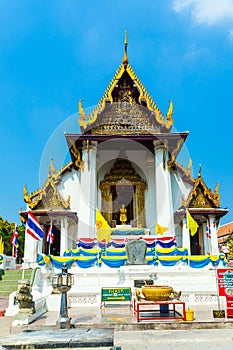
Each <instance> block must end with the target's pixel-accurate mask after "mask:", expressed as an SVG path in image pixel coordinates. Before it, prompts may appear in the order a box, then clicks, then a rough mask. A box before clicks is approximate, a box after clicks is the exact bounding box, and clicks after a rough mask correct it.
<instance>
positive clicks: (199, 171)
mask: <svg viewBox="0 0 233 350" xmlns="http://www.w3.org/2000/svg"><path fill="white" fill-rule="evenodd" d="M198 177H201V164H200V165H199V170H198Z"/></svg>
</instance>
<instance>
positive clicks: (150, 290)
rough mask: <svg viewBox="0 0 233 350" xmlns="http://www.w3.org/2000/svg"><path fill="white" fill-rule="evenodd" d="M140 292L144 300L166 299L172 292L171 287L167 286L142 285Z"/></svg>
mask: <svg viewBox="0 0 233 350" xmlns="http://www.w3.org/2000/svg"><path fill="white" fill-rule="evenodd" d="M141 292H142V294H143V296H144V297H145V299H146V300H149V301H166V300H168V299H169V297H170V296H171V294H172V293H173V288H172V287H169V286H156V285H152V286H148V285H146V286H144V287H142V289H141Z"/></svg>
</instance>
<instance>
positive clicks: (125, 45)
mask: <svg viewBox="0 0 233 350" xmlns="http://www.w3.org/2000/svg"><path fill="white" fill-rule="evenodd" d="M127 46H128V33H127V30H125V35H124V56H123V59H122V63H123V65H124V66H125V67H126V66H127V65H128V63H129V60H128V55H127Z"/></svg>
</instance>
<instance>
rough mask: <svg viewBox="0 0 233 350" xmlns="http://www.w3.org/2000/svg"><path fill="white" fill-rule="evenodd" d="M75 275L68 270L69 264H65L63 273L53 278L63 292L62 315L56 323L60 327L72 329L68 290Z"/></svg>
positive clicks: (55, 284)
mask: <svg viewBox="0 0 233 350" xmlns="http://www.w3.org/2000/svg"><path fill="white" fill-rule="evenodd" d="M73 280H74V279H73V275H72V274H71V273H69V272H68V269H67V265H66V264H63V266H62V271H61V273H58V274H57V275H55V276H54V277H53V279H52V285H53V287H54V288H57V289H58V290H59V292H61V293H62V294H61V305H60V316H59V319H58V320H57V322H56V324H57V327H58V328H59V329H70V318H69V317H68V311H67V292H68V291H69V290H70V288H71V286H72V285H73V284H74V283H73Z"/></svg>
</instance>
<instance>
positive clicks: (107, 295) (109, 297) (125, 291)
mask: <svg viewBox="0 0 233 350" xmlns="http://www.w3.org/2000/svg"><path fill="white" fill-rule="evenodd" d="M101 301H102V302H108V301H109V302H112V301H113V302H114V301H117V302H122V301H129V302H131V288H102V291H101Z"/></svg>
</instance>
